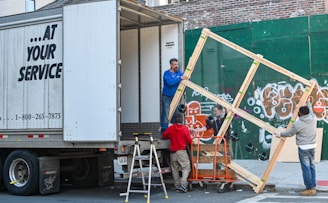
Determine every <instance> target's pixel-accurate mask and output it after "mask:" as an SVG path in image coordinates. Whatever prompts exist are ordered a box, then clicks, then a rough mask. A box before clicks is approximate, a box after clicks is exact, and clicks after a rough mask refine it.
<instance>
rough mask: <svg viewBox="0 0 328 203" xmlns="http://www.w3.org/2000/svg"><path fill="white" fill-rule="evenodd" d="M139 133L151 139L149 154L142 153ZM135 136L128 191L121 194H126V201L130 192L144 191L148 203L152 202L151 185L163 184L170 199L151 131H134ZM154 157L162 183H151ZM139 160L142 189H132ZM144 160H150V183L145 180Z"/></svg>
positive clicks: (166, 197) (166, 196)
mask: <svg viewBox="0 0 328 203" xmlns="http://www.w3.org/2000/svg"><path fill="white" fill-rule="evenodd" d="M139 135H148V136H149V140H150V152H149V155H141V153H140V146H139ZM133 136H134V138H135V144H134V150H133V157H132V164H131V169H130V174H129V182H128V188H127V191H126V193H121V194H120V196H126V198H125V202H129V194H130V193H143V194H145V195H144V197H145V198H147V203H150V188H151V186H162V188H163V191H164V198H165V199H168V198H169V196H168V195H167V191H166V187H165V183H164V179H163V174H162V170H161V166H160V164H159V161H158V156H157V151H156V147H155V144H154V138H153V136H152V134H151V133H133ZM153 158H155V161H156V163H155V167H156V168H157V169H156V171H157V172H158V173H159V175H160V179H161V183H160V184H152V183H151V176H152V174H153V173H154V171H153ZM136 161H138V162H139V168H138V169H139V170H140V171H141V178H142V186H143V189H142V190H131V181H132V178H133V173H135V172H134V165H135V162H136ZM143 161H149V170H148V183H146V181H145V174H147V172H146V173H145V172H144V171H143V168H142V162H143Z"/></svg>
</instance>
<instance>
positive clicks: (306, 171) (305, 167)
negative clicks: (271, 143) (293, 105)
mask: <svg viewBox="0 0 328 203" xmlns="http://www.w3.org/2000/svg"><path fill="white" fill-rule="evenodd" d="M298 116H299V119H298V120H297V121H296V122H295V123H294V124H293V125H292V127H291V128H290V129H289V130H287V131H285V132H281V133H279V132H277V133H275V134H276V137H278V138H279V137H291V136H293V135H295V134H296V144H297V145H298V156H299V159H300V163H301V167H302V172H303V181H304V185H305V187H306V189H305V190H304V191H302V192H301V193H300V195H303V196H312V195H316V194H317V190H316V188H315V187H316V172H315V165H314V153H315V147H316V128H317V119H316V117H315V115H314V114H313V112H312V106H311V103H310V102H307V106H302V107H300V108H299V112H298Z"/></svg>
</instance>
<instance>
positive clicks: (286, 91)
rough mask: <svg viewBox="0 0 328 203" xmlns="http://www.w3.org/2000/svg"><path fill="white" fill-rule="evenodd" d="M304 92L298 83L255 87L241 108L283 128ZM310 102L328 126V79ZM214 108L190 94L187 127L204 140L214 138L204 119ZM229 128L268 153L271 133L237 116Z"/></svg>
mask: <svg viewBox="0 0 328 203" xmlns="http://www.w3.org/2000/svg"><path fill="white" fill-rule="evenodd" d="M204 89H206V90H209V89H208V88H207V87H204ZM304 89H305V87H304V85H303V84H301V83H294V84H291V83H288V82H286V81H280V82H277V83H268V84H265V85H263V86H262V87H261V86H257V87H256V88H255V90H254V92H252V96H250V97H248V98H244V102H243V103H242V105H241V106H240V108H242V109H244V110H245V111H247V112H248V113H251V114H253V115H255V116H256V117H259V118H261V119H262V120H263V121H265V122H268V123H270V124H271V125H274V126H275V127H276V128H285V127H286V126H287V125H288V122H289V119H290V118H291V116H292V113H293V111H294V109H295V108H296V106H297V104H298V102H299V100H300V98H301V96H302V94H303V91H304ZM214 93H215V92H214ZM216 95H217V96H218V97H219V98H221V99H224V100H226V101H228V102H230V103H232V102H233V97H232V96H231V95H230V92H229V93H228V92H224V93H218V94H216ZM310 99H311V101H312V103H313V112H314V114H315V115H316V117H317V118H318V121H322V122H324V123H328V80H327V81H324V83H323V85H322V86H321V87H320V86H316V87H315V89H314V90H313V92H312V94H311V96H310ZM214 105H216V103H215V102H213V101H210V100H209V99H207V98H206V97H204V96H202V95H201V94H199V93H198V92H196V91H193V92H192V93H191V100H189V102H188V103H187V105H186V125H187V126H188V128H190V129H191V130H193V131H194V132H195V133H196V135H197V136H201V137H203V138H205V139H206V138H208V137H210V136H212V135H213V133H214V132H213V130H211V129H210V130H207V129H206V118H207V117H208V116H209V115H210V114H212V110H213V107H214ZM231 126H232V132H238V133H239V134H240V135H241V136H242V137H245V138H246V137H247V140H249V139H250V137H249V136H251V137H253V136H255V137H256V138H258V140H257V142H258V147H259V149H258V150H259V151H269V150H270V147H271V139H272V135H271V133H269V132H266V131H265V130H263V129H259V128H255V129H254V128H253V127H251V125H250V122H249V121H247V120H245V119H243V118H241V117H239V116H238V115H236V116H235V117H234V120H233V122H232V125H231ZM236 150H237V149H236ZM235 153H236V152H235ZM240 154H242V152H241V153H240Z"/></svg>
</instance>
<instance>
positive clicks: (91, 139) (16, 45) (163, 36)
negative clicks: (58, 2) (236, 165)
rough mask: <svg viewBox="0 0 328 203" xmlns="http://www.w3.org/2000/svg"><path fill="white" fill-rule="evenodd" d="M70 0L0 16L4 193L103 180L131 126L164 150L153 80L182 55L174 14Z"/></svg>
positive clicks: (121, 3) (108, 178)
mask: <svg viewBox="0 0 328 203" xmlns="http://www.w3.org/2000/svg"><path fill="white" fill-rule="evenodd" d="M76 2H78V1H73V3H71V4H70V5H65V6H63V7H59V8H54V9H48V10H40V11H37V12H31V13H25V14H20V15H14V16H7V17H3V18H0V174H1V175H0V186H1V187H2V188H6V189H7V190H8V191H9V192H10V193H12V194H16V195H30V194H33V193H36V192H40V193H41V194H48V193H54V192H58V191H59V190H60V183H61V182H62V181H67V180H69V181H70V182H71V183H72V184H73V185H76V186H80V187H82V186H85V187H86V186H92V185H108V184H110V183H113V181H114V175H113V158H114V157H118V160H119V161H118V162H119V163H120V164H121V165H124V166H123V169H125V172H126V171H127V169H128V168H129V167H128V164H129V156H130V154H131V151H132V150H131V149H132V148H133V145H134V141H133V136H132V133H133V132H152V133H153V136H154V137H155V139H156V141H155V143H156V145H157V148H158V149H159V151H161V150H163V151H165V150H166V149H167V148H168V141H164V140H161V139H160V137H159V136H160V133H159V132H158V128H159V126H160V124H159V122H160V97H161V86H162V80H161V78H162V73H163V72H164V71H165V70H166V69H168V68H169V59H170V58H173V57H175V58H178V59H179V60H180V61H181V62H182V61H183V56H182V52H183V25H182V20H181V19H179V18H175V17H172V16H169V15H167V14H164V13H160V12H156V11H155V10H153V9H150V8H147V7H144V6H141V5H140V4H137V3H135V2H134V1H130V0H107V1H90V2H86V1H84V3H76ZM141 148H142V150H147V149H149V141H147V139H145V141H141ZM163 154H165V153H162V154H161V155H163ZM162 157H163V156H162Z"/></svg>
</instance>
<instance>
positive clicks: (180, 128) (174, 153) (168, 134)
mask: <svg viewBox="0 0 328 203" xmlns="http://www.w3.org/2000/svg"><path fill="white" fill-rule="evenodd" d="M162 137H163V139H170V152H171V168H172V176H173V181H174V186H175V188H176V190H178V191H182V192H187V186H188V180H187V178H188V176H189V173H190V159H189V156H188V153H187V150H186V149H187V145H190V144H191V137H190V133H189V130H188V128H187V127H186V126H184V125H183V116H182V114H180V113H179V114H177V115H176V117H175V124H173V125H171V126H170V127H168V128H167V129H166V130H165V131H164V133H163V135H162ZM180 170H181V172H182V176H181V178H180V175H179V171H180Z"/></svg>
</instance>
